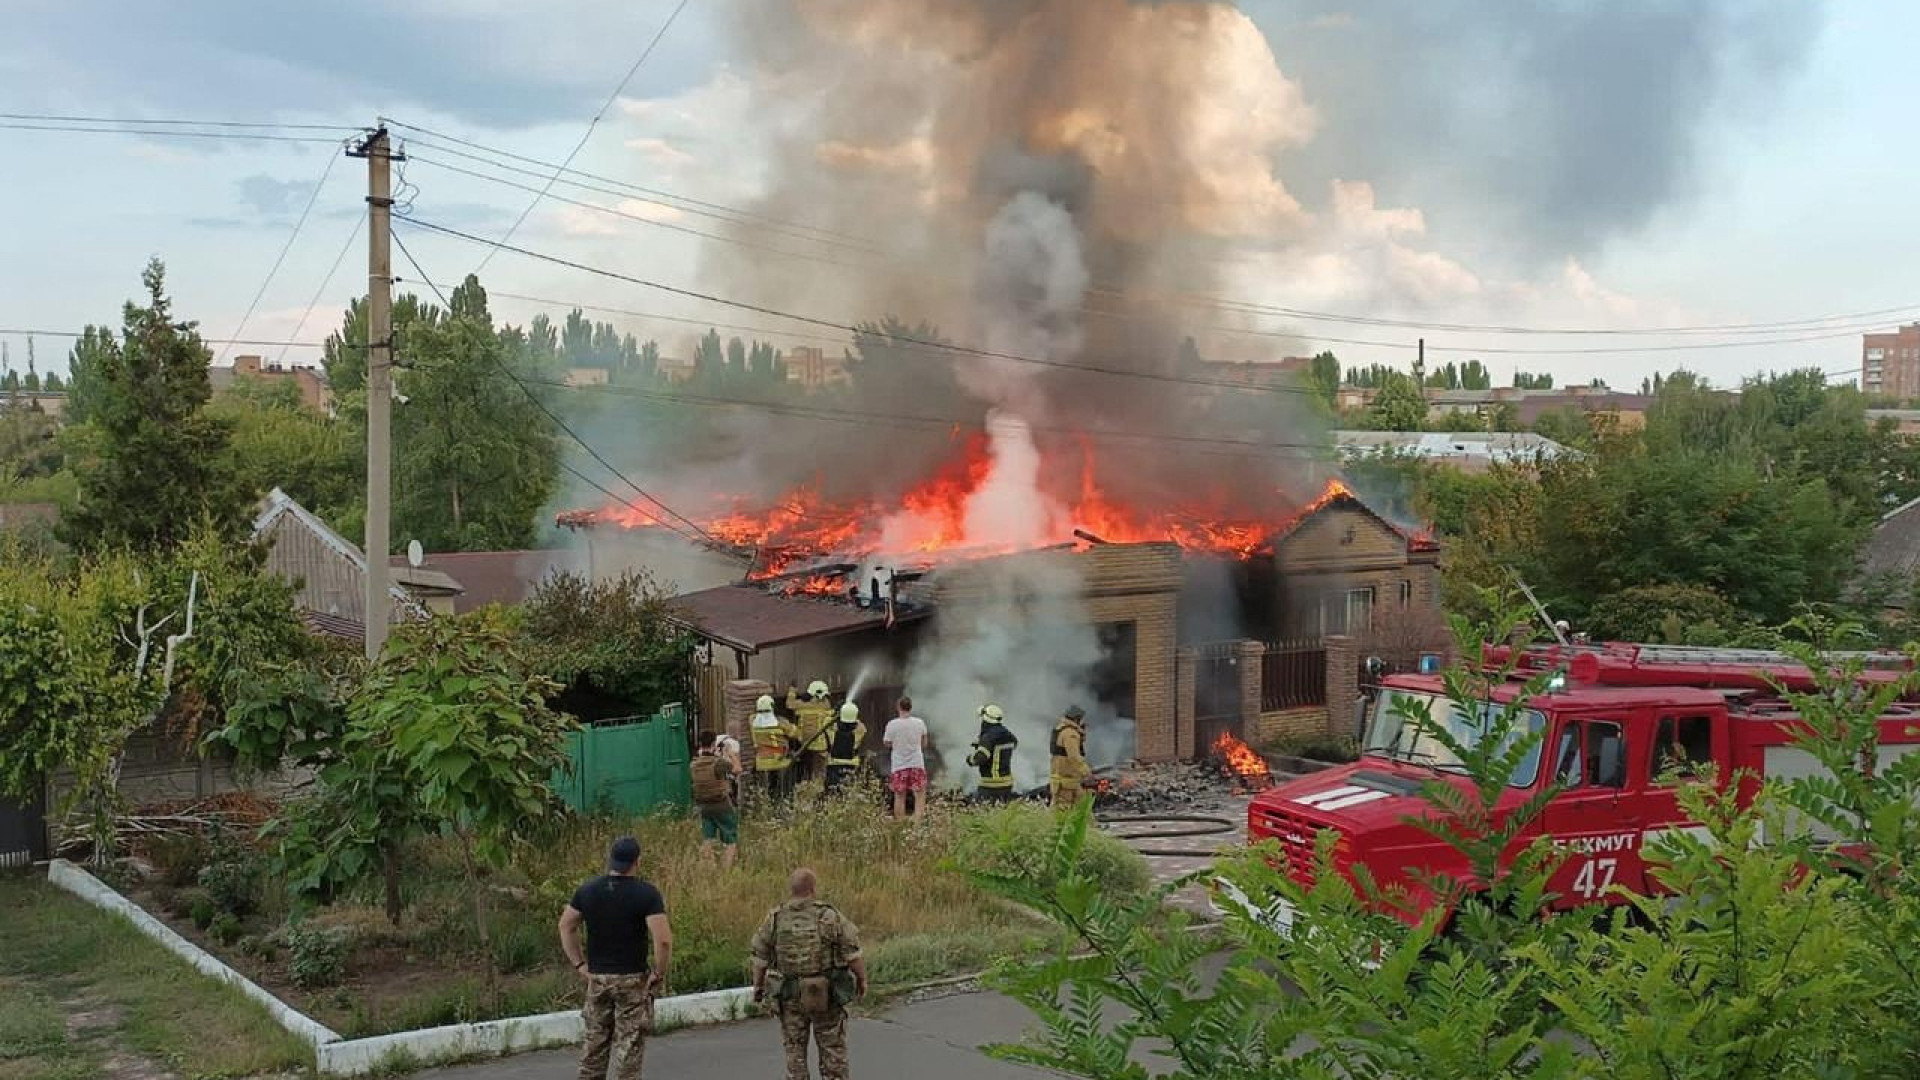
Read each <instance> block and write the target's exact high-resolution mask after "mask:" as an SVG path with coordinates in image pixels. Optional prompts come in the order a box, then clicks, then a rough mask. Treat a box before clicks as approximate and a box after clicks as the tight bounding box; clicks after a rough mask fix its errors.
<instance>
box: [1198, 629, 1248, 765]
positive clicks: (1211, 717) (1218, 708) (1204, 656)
mask: <svg viewBox="0 0 1920 1080" xmlns="http://www.w3.org/2000/svg"><path fill="white" fill-rule="evenodd" d="M1194 651H1195V653H1196V654H1197V657H1198V662H1197V663H1196V664H1195V665H1194V673H1193V712H1194V739H1195V747H1196V749H1198V750H1199V751H1201V752H1202V753H1205V752H1206V751H1207V750H1208V749H1210V748H1211V747H1212V746H1213V744H1214V743H1215V742H1217V741H1218V740H1219V738H1220V736H1221V735H1222V734H1223V733H1228V732H1231V733H1234V734H1238V733H1239V732H1240V728H1241V724H1242V723H1243V722H1244V721H1245V719H1246V718H1245V717H1243V716H1241V715H1240V713H1241V700H1240V664H1239V651H1238V645H1237V643H1235V642H1231V641H1223V642H1216V643H1213V644H1208V645H1202V646H1200V647H1198V648H1197V649H1195V650H1194Z"/></svg>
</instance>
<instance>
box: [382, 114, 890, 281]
mask: <svg viewBox="0 0 1920 1080" xmlns="http://www.w3.org/2000/svg"><path fill="white" fill-rule="evenodd" d="M382 119H383V120H384V121H385V122H386V123H388V124H391V125H392V126H394V127H399V128H405V129H407V130H408V131H412V132H416V133H417V134H419V135H424V136H427V137H428V138H430V139H440V140H443V141H445V142H449V143H456V144H458V145H460V146H465V147H470V148H472V149H475V150H482V151H485V152H486V153H487V154H490V155H492V156H493V157H499V158H507V159H509V160H512V161H521V162H526V163H527V164H530V165H537V166H540V167H541V168H543V169H545V170H547V171H546V172H533V171H531V170H528V169H520V168H516V167H514V166H512V165H506V164H502V163H501V162H499V161H495V160H492V159H491V158H486V157H480V156H477V155H474V154H468V153H464V152H462V151H459V150H455V149H454V148H453V147H450V146H436V145H434V144H433V143H431V142H429V143H427V144H426V145H427V147H428V148H429V149H431V150H436V151H439V152H441V153H446V154H452V155H454V156H456V157H462V158H466V159H467V160H469V161H477V162H480V163H482V164H485V165H489V166H492V167H493V168H497V169H502V170H505V171H507V172H517V173H521V174H523V175H526V176H539V177H544V176H546V175H547V174H548V172H553V173H560V174H564V175H566V176H578V177H582V178H583V179H585V180H592V181H596V182H598V183H600V184H611V185H614V186H615V187H617V188H619V189H620V190H618V191H608V190H607V189H606V188H602V187H595V186H593V185H592V184H586V183H582V182H580V181H579V180H567V181H563V182H565V183H568V184H570V185H572V186H574V187H578V188H584V189H586V190H589V191H598V192H600V193H601V194H605V195H622V196H626V197H629V198H632V197H640V198H642V199H644V200H645V201H647V202H656V203H659V204H660V205H663V206H671V207H673V208H674V209H676V210H684V211H686V212H687V213H690V214H696V215H699V216H702V217H711V218H714V219H716V220H719V221H726V222H731V223H733V224H745V223H748V222H759V223H761V224H764V225H770V226H774V227H776V228H779V229H781V230H783V231H790V232H791V234H792V235H794V236H796V237H800V238H807V239H815V240H818V241H820V242H822V243H832V242H834V241H835V240H839V241H846V242H845V243H841V244H840V245H839V246H842V247H853V248H858V249H860V250H865V251H870V252H880V251H882V249H881V248H879V247H878V246H876V245H875V244H874V242H873V241H871V240H868V239H867V238H865V237H861V236H856V235H854V234H852V233H844V232H837V231H835V230H833V229H826V228H821V227H819V226H817V225H808V224H805V223H803V222H794V221H785V220H783V219H781V218H777V217H773V216H771V215H768V214H762V213H759V212H758V211H754V210H745V209H742V208H740V207H737V206H728V205H727V204H725V203H717V202H710V201H707V200H703V199H696V198H693V197H692V196H689V195H680V194H677V193H675V192H671V191H664V190H662V189H660V188H651V187H646V186H643V185H640V184H635V183H632V182H630V181H627V180H621V179H619V178H617V177H611V176H603V175H601V174H599V173H591V172H586V171H584V170H581V169H573V168H568V169H562V168H560V166H558V165H556V164H555V163H553V162H551V161H543V160H541V159H540V158H533V157H528V156H526V155H525V154H516V153H514V152H513V151H511V150H502V149H500V148H498V147H494V146H488V145H487V144H485V143H479V142H474V141H473V140H471V139H463V138H460V137H459V136H457V135H448V134H445V133H444V132H439V131H435V130H433V129H432V128H425V127H421V126H419V125H418V124H408V123H405V122H403V121H399V120H394V119H392V118H390V117H383V118H382ZM807 234H813V235H811V236H807Z"/></svg>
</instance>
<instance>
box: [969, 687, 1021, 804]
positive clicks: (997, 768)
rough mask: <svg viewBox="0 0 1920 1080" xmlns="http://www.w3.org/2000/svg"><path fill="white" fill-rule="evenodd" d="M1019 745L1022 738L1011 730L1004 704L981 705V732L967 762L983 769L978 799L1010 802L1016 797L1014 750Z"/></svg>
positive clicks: (975, 740)
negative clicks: (1014, 786) (1003, 709)
mask: <svg viewBox="0 0 1920 1080" xmlns="http://www.w3.org/2000/svg"><path fill="white" fill-rule="evenodd" d="M1019 745H1020V740H1019V739H1017V738H1015V737H1014V735H1013V732H1011V731H1008V730H1007V725H1006V714H1004V713H1002V712H1001V711H1000V706H998V705H982V706H980V734H979V736H978V737H977V738H975V739H974V740H973V753H972V754H970V755H968V757H967V764H969V765H972V766H973V767H974V768H976V769H978V770H980V785H979V787H978V789H976V791H975V792H974V797H975V798H976V799H979V800H980V801H981V802H1007V801H1010V800H1011V799H1012V798H1013V751H1014V748H1015V747H1017V746H1019Z"/></svg>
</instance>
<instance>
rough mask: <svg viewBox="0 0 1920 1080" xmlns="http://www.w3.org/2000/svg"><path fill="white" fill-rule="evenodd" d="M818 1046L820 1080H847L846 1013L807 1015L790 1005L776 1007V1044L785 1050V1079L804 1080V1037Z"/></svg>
mask: <svg viewBox="0 0 1920 1080" xmlns="http://www.w3.org/2000/svg"><path fill="white" fill-rule="evenodd" d="M809 1035H811V1036H812V1037H813V1041H814V1042H816V1043H818V1044H819V1045H820V1080H847V1010H845V1009H841V1008H835V1009H832V1010H829V1011H828V1012H825V1013H822V1014H820V1015H819V1016H808V1015H807V1014H805V1013H803V1012H801V1011H800V1007H799V1006H798V1005H795V1004H793V1003H791V1002H789V1003H787V1004H784V1005H782V1006H780V1041H781V1042H783V1043H785V1044H786V1048H787V1080H808V1074H807V1037H808V1036H809Z"/></svg>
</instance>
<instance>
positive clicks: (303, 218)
mask: <svg viewBox="0 0 1920 1080" xmlns="http://www.w3.org/2000/svg"><path fill="white" fill-rule="evenodd" d="M340 158H341V155H340V154H328V155H327V166H326V168H324V169H321V170H320V179H319V180H318V181H316V182H315V183H314V185H313V193H312V194H311V195H308V196H307V205H306V206H304V207H301V209H300V217H299V219H298V220H296V221H295V222H294V223H293V231H292V232H289V233H288V234H287V242H286V243H284V244H282V245H280V254H278V255H276V256H274V259H273V266H271V267H270V268H268V270H267V276H266V277H265V278H264V279H262V280H261V282H260V288H259V289H257V290H255V291H254V294H253V300H252V301H251V302H250V303H248V304H247V311H246V314H244V315H242V316H240V325H238V326H236V327H234V328H233V332H234V333H235V334H236V335H238V334H243V333H245V332H246V330H247V320H248V319H251V318H253V312H254V309H255V308H257V307H259V306H260V298H261V297H263V296H265V295H267V288H268V286H270V285H272V284H273V278H274V275H276V274H278V273H279V272H280V264H281V263H284V262H286V261H287V252H289V251H292V250H293V242H294V241H295V240H298V239H299V238H300V230H301V229H302V228H304V227H306V224H307V215H309V214H311V213H313V204H314V203H317V202H319V201H320V190H321V189H322V188H324V187H326V186H327V178H328V177H330V176H332V175H333V167H334V165H335V164H337V163H338V162H339V160H340ZM334 265H335V266H338V265H339V263H338V262H336V263H335V264H334ZM329 276H331V275H329ZM300 322H301V325H302V326H305V325H306V319H304V318H302V319H301V320H300ZM294 333H295V334H299V333H300V331H299V330H297V329H296V330H295V331H294ZM228 348H231V346H228ZM226 358H227V350H226V349H225V348H223V349H221V350H220V356H219V359H217V360H215V361H214V362H215V363H219V362H220V360H225V359H226Z"/></svg>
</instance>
